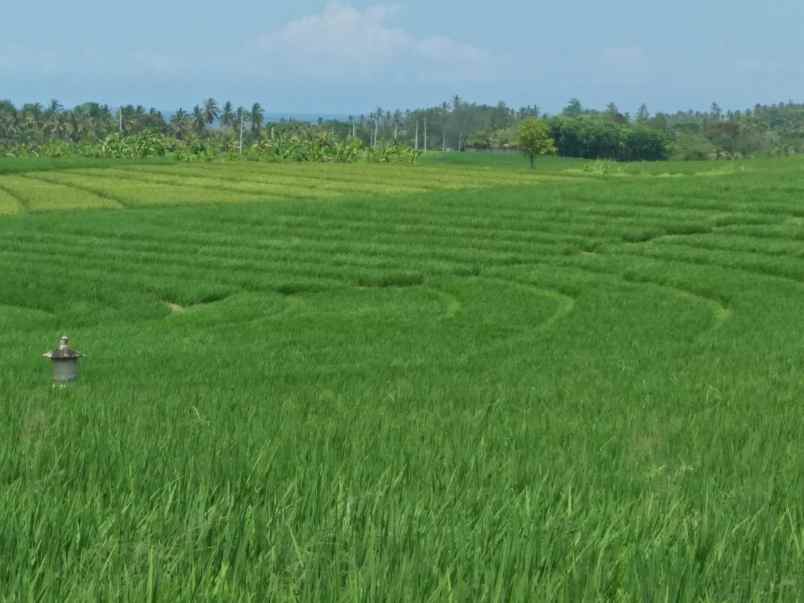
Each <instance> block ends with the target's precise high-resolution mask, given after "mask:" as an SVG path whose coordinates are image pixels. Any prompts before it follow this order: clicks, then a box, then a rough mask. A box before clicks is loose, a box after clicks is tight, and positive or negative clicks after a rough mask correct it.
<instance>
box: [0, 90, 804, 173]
mask: <svg viewBox="0 0 804 603" xmlns="http://www.w3.org/2000/svg"><path fill="white" fill-rule="evenodd" d="M527 119H538V120H540V121H544V122H545V124H546V125H547V126H548V128H549V131H550V135H551V137H552V139H553V141H554V144H555V149H556V152H557V153H558V154H559V155H562V156H568V157H586V158H593V159H601V158H602V159H614V160H661V159H667V158H677V159H724V158H740V157H752V156H757V155H781V154H793V153H800V152H804V105H802V104H795V103H793V102H788V103H779V104H777V105H756V106H754V107H752V108H748V109H745V110H742V111H723V110H722V109H721V108H720V106H719V105H718V104H716V103H713V104H712V106H711V107H710V109H709V110H708V111H678V112H676V113H656V114H651V113H650V111H649V110H648V108H647V107H646V106H645V105H642V106H641V107H640V108H639V110H638V111H637V112H636V114H634V115H631V114H629V113H627V112H626V113H624V112H621V111H620V110H619V109H618V108H617V106H616V105H615V104H613V103H610V104H609V105H608V106H607V107H606V108H605V109H603V110H596V109H590V108H587V107H584V106H583V104H582V103H581V102H580V101H579V100H578V99H572V100H571V101H570V102H569V103H568V104H567V106H566V107H565V108H564V109H563V110H562V111H561V112H560V113H559V114H557V115H548V114H544V113H542V112H541V111H540V110H539V108H538V107H537V106H535V105H534V106H525V107H520V108H513V107H509V106H508V105H506V104H505V103H504V102H499V103H497V104H496V105H487V104H480V103H473V102H468V101H465V100H464V99H462V98H461V97H460V96H455V97H453V98H452V99H451V100H450V101H447V102H443V103H441V104H439V105H435V106H432V107H426V108H421V109H415V110H399V109H397V110H390V109H383V108H377V109H376V110H375V111H372V112H369V113H367V114H362V115H352V116H348V117H344V118H341V119H331V120H318V122H316V123H306V122H294V121H292V120H280V121H273V122H270V121H268V120H266V117H265V109H264V108H263V106H262V105H261V104H260V103H253V104H252V105H251V106H249V107H243V106H237V107H235V106H234V105H233V103H231V102H229V101H226V102H223V103H219V102H218V101H217V100H216V99H214V98H208V99H206V100H204V101H203V102H201V103H199V104H197V105H195V106H194V107H193V108H192V109H191V110H185V109H183V108H179V109H178V110H176V111H175V112H173V113H172V114H169V115H167V116H166V115H165V114H164V113H162V112H161V111H158V110H157V109H154V108H150V109H146V108H145V107H143V106H134V105H127V106H123V107H119V108H115V109H113V108H111V107H109V106H108V105H103V104H99V103H92V102H90V103H84V104H82V105H78V106H76V107H73V108H71V109H67V108H65V107H63V106H62V105H61V104H60V103H59V102H58V101H52V102H50V103H49V104H47V105H42V104H39V103H30V104H25V105H22V106H20V107H16V106H15V105H14V104H13V103H12V102H11V101H0V150H5V153H6V154H8V153H13V152H14V151H15V150H16V151H17V152H19V151H20V149H22V150H23V151H25V150H26V149H29V150H40V151H43V152H45V151H48V150H50V151H52V149H62V150H63V151H64V149H68V150H69V149H70V148H73V147H77V146H80V145H93V144H94V145H101V144H102V143H103V142H104V141H106V142H107V143H108V142H109V141H115V140H118V139H120V138H124V139H125V138H128V137H133V136H140V137H142V136H143V135H145V134H148V135H149V136H153V135H156V134H158V135H159V136H161V137H162V143H161V144H162V146H164V145H165V144H168V143H167V142H166V141H169V140H173V141H176V146H178V147H182V146H183V147H186V148H202V149H205V152H207V153H208V152H213V151H210V149H213V150H214V149H218V150H222V151H225V152H230V153H231V152H236V153H238V154H243V153H244V152H246V153H247V152H249V151H251V152H253V150H254V149H255V148H262V149H265V148H268V147H270V148H271V149H272V152H275V153H276V154H279V155H282V154H286V151H287V149H284V150H278V145H279V143H280V142H281V141H286V142H287V144H288V145H290V144H291V142H292V141H295V143H294V144H296V146H297V147H298V143H299V141H310V140H319V141H320V140H324V143H323V146H324V147H325V148H329V147H332V148H334V146H335V145H336V144H346V143H348V144H349V145H352V148H362V149H369V150H378V149H386V148H392V147H396V148H402V147H404V148H409V149H411V150H412V151H413V152H414V153H421V152H428V151H433V150H439V151H470V150H517V149H519V131H520V126H521V124H522V123H523V121H524V120H527ZM272 142H273V146H272V144H271V143H272ZM56 143H58V144H56ZM108 146H109V145H108V144H107V147H108ZM65 152H67V151H65ZM302 154H304V153H302ZM347 154H348V153H347Z"/></svg>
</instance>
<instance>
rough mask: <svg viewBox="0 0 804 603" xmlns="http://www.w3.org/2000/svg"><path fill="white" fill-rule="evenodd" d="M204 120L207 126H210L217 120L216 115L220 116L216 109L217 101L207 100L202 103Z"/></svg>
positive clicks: (217, 108)
mask: <svg viewBox="0 0 804 603" xmlns="http://www.w3.org/2000/svg"><path fill="white" fill-rule="evenodd" d="M203 112H204V120H205V121H206V123H207V125H208V126H211V125H212V124H213V123H215V120H216V119H218V115H220V113H221V111H220V108H219V107H218V101H216V100H215V99H214V98H208V99H207V100H205V101H204V108H203Z"/></svg>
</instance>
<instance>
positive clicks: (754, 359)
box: [0, 120, 804, 602]
mask: <svg viewBox="0 0 804 603" xmlns="http://www.w3.org/2000/svg"><path fill="white" fill-rule="evenodd" d="M528 123H531V122H528ZM536 123H538V124H543V125H546V124H545V123H544V122H543V121H542V120H537V122H536ZM543 125H539V126H537V127H538V128H539V131H536V130H535V129H534V135H535V140H537V141H538V140H541V141H544V140H545V139H544V137H543V136H542V135H543V134H544V128H543ZM431 157H432V158H433V160H437V161H439V162H441V163H440V164H439V165H438V167H435V168H434V167H428V166H427V165H421V166H420V167H419V168H418V169H416V170H409V169H406V168H404V167H402V166H398V167H397V166H385V167H383V169H380V168H379V167H378V166H375V165H369V164H362V163H358V164H346V165H333V164H321V165H319V164H311V163H298V164H291V163H281V164H280V163H256V162H233V163H228V164H225V165H224V164H219V163H209V164H203V165H201V164H197V163H180V164H179V163H167V164H166V165H163V164H162V163H158V164H149V165H134V164H133V163H127V162H124V161H117V162H114V161H109V162H103V161H97V164H98V167H97V168H94V169H86V168H84V169H78V168H75V169H69V170H68V169H53V170H41V171H38V172H30V171H25V166H26V165H27V164H28V163H35V162H24V161H18V160H4V161H2V162H0V164H5V163H6V162H8V163H10V164H12V165H16V166H17V167H20V166H21V167H20V169H21V170H22V171H18V172H16V173H10V172H7V173H2V174H0V212H2V211H3V207H4V206H5V204H6V203H7V206H8V208H9V211H17V212H28V215H27V217H26V219H18V218H16V217H2V218H0V272H2V274H3V283H2V286H0V366H2V369H3V370H2V371H0V392H2V395H0V412H2V415H3V417H4V420H3V421H1V422H0V439H2V442H3V446H2V447H0V483H1V484H3V487H2V488H0V515H2V519H0V555H1V556H2V559H3V563H2V564H0V592H5V593H10V595H9V598H10V599H15V598H17V599H22V598H24V599H30V600H32V601H87V600H134V601H240V600H255V601H283V600H295V601H329V600H355V601H383V600H393V601H449V600H455V601H512V602H516V601H528V602H530V601H609V600H623V601H629V600H638V601H648V600H655V599H657V593H658V594H659V597H660V598H661V599H662V600H665V599H666V600H671V601H788V600H789V601H794V600H796V599H797V598H800V593H802V592H804V574H803V573H802V571H801V568H802V567H804V547H802V541H803V539H804V514H803V513H802V505H801V483H802V472H803V470H802V461H801V459H802V454H801V442H802V441H804V420H802V413H801V400H802V399H804V382H802V379H801V357H802V353H801V335H800V330H799V329H795V328H791V325H795V324H800V323H801V317H800V314H801V308H800V304H799V303H797V300H798V299H799V296H800V294H801V288H802V283H804V263H802V261H801V254H802V250H803V249H804V243H802V240H801V237H800V234H801V220H802V218H801V216H802V210H801V204H800V198H799V191H801V190H802V188H804V176H802V174H804V172H803V171H802V169H801V160H799V159H786V160H781V159H777V160H768V161H757V162H754V163H749V162H744V163H741V164H739V165H738V164H730V165H727V166H714V167H712V168H710V167H709V166H701V165H700V164H697V163H696V164H675V163H662V164H646V165H639V166H619V167H621V168H622V169H623V170H629V169H633V170H641V171H644V172H645V174H664V173H672V174H681V176H680V177H677V178H658V177H653V176H650V175H644V176H639V177H620V178H617V179H616V181H615V180H614V179H612V180H606V179H600V178H588V177H586V176H584V175H583V173H579V174H573V175H568V174H566V173H565V172H564V171H563V169H564V166H563V163H564V162H563V161H558V160H550V159H548V160H545V161H544V165H545V166H546V169H543V170H540V171H539V172H536V173H532V172H530V171H529V170H516V169H510V168H508V167H505V165H504V163H503V162H505V161H509V162H510V164H509V165H511V166H516V165H517V164H518V163H519V162H521V159H519V158H518V157H515V156H513V155H508V154H506V155H503V154H498V155H495V156H491V155H490V154H489V155H486V154H480V153H464V154H460V153H451V154H437V155H436V154H431ZM484 157H487V158H488V159H489V161H490V162H491V161H493V162H494V163H493V164H492V163H489V164H486V165H485V166H484V165H483V164H482V160H483V159H484ZM427 161H429V160H425V161H423V162H422V163H424V164H426V163H427ZM450 162H455V163H462V164H463V167H461V169H450V167H449V163H450ZM464 162H465V163H464ZM42 163H44V162H42ZM65 163H66V162H65ZM103 165H106V166H107V167H102V166H103ZM109 166H111V167H109ZM494 166H497V167H494ZM0 167H2V165H0ZM73 167H74V166H73ZM738 167H739V168H742V167H744V168H745V170H744V171H743V170H740V169H738ZM553 168H557V169H555V170H554V171H552V170H553ZM705 169H712V170H713V171H714V170H721V171H723V170H725V169H732V170H734V171H733V173H732V174H730V175H727V176H719V177H707V178H703V177H696V176H695V175H694V174H695V173H697V172H695V170H705ZM302 200H303V202H302ZM266 201H270V202H266ZM189 203H194V204H195V205H192V211H187V210H186V207H188V206H187V204H189ZM149 206H150V207H149ZM71 207H72V208H81V207H84V208H86V207H94V208H102V207H109V208H117V209H115V210H109V211H104V210H101V209H98V210H97V211H53V210H66V209H68V208H71ZM127 207H130V208H132V210H130V211H127V210H126V209H125V208H127ZM65 333H66V334H68V335H70V336H71V337H72V340H73V341H74V343H75V345H76V347H78V349H80V350H82V351H83V352H86V353H87V354H88V355H87V357H86V358H84V359H83V360H82V361H81V362H82V367H81V371H82V377H81V380H80V381H79V382H78V383H77V384H76V385H75V386H74V387H73V388H71V389H67V390H57V389H52V388H51V387H50V386H49V378H50V376H49V370H50V369H49V367H48V366H47V363H46V361H44V360H43V359H42V358H41V356H40V355H41V353H42V352H44V351H45V350H47V349H49V348H52V346H53V345H54V344H55V343H56V339H57V337H58V336H60V335H62V334H65ZM797 451H798V452H797ZM14 593H17V594H16V595H15V594H14Z"/></svg>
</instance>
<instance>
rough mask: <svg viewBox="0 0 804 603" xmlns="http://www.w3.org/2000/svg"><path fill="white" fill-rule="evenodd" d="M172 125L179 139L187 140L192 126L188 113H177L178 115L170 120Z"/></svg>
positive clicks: (182, 111) (180, 111)
mask: <svg viewBox="0 0 804 603" xmlns="http://www.w3.org/2000/svg"><path fill="white" fill-rule="evenodd" d="M170 125H171V126H172V128H173V131H174V132H175V133H176V136H177V137H179V138H182V139H183V138H186V136H187V133H188V132H189V131H190V126H191V124H190V116H189V115H188V114H187V111H185V110H184V109H179V110H178V111H176V113H174V114H173V117H171V118H170Z"/></svg>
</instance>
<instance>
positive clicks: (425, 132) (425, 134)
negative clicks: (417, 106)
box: [424, 117, 427, 153]
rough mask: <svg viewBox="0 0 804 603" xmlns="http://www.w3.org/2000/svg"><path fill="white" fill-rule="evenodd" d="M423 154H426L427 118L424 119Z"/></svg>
mask: <svg viewBox="0 0 804 603" xmlns="http://www.w3.org/2000/svg"><path fill="white" fill-rule="evenodd" d="M424 152H425V153H426V152H427V118H426V117H425V118H424Z"/></svg>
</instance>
